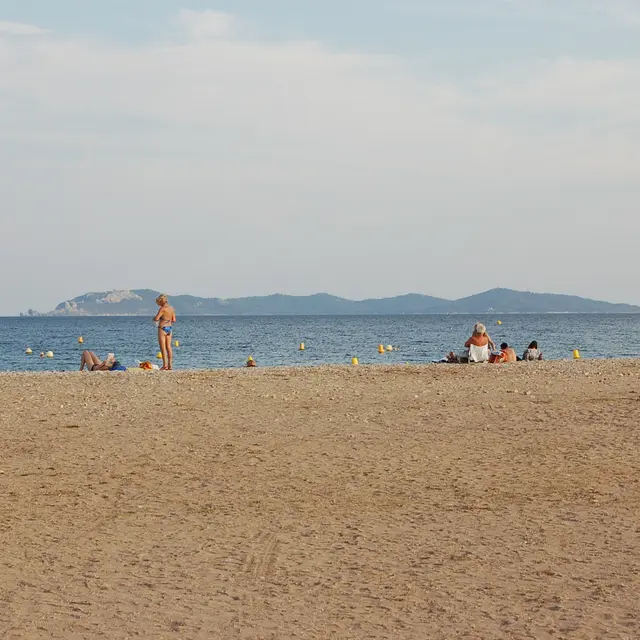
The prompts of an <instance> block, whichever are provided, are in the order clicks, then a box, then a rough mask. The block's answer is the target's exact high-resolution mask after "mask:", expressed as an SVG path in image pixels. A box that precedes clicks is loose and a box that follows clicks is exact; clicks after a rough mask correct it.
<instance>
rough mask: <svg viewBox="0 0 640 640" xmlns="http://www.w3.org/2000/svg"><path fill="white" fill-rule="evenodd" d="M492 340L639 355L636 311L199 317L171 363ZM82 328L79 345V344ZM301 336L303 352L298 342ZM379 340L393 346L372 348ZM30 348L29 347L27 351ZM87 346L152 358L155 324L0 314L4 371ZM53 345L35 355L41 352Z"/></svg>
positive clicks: (426, 356) (50, 363) (321, 360)
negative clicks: (480, 325) (480, 326)
mask: <svg viewBox="0 0 640 640" xmlns="http://www.w3.org/2000/svg"><path fill="white" fill-rule="evenodd" d="M477 321H482V322H484V323H485V324H486V325H487V330H488V332H489V334H490V335H491V337H492V338H493V339H494V341H495V342H496V343H498V344H499V343H500V342H503V341H504V342H508V343H509V344H510V345H511V346H513V347H514V348H515V349H516V351H517V352H518V353H521V352H522V351H523V350H524V349H525V347H526V346H527V345H528V344H529V342H530V341H531V340H537V341H538V344H539V346H540V348H541V349H542V351H543V353H544V357H545V359H562V358H571V357H572V351H573V350H574V349H579V350H580V352H581V355H582V357H583V358H611V357H640V314H637V315H634V314H629V315H626V314H625V315H620V314H612V315H593V314H589V315H579V314H562V315H555V314H554V315H549V314H544V315H506V316H503V317H501V321H502V325H498V324H497V318H496V317H495V316H488V317H484V318H483V317H476V316H467V315H424V316H285V317H280V316H236V317H229V316H213V317H212V316H207V317H203V316H198V317H179V318H178V322H177V323H176V326H175V329H174V339H176V340H179V342H180V347H179V348H177V349H175V368H176V369H203V368H223V367H225V368H226V367H242V366H244V364H245V362H246V360H247V357H248V356H249V355H252V356H253V357H254V358H255V360H256V361H257V363H258V366H282V365H296V366H304V365H317V364H349V363H350V362H351V358H352V357H357V358H358V359H359V361H360V363H361V364H375V363H407V362H408V363H412V364H415V363H427V362H431V361H433V360H437V359H439V358H441V357H442V356H443V355H444V354H445V353H448V352H449V351H451V350H452V349H453V350H456V351H457V352H459V351H461V350H462V348H463V345H464V342H465V340H466V339H467V338H468V337H469V335H470V333H471V329H472V327H473V325H474V323H475V322H477ZM78 336H83V338H84V344H82V345H81V344H78ZM301 342H304V343H305V346H306V349H305V351H304V352H300V351H299V350H298V346H299V344H300V343H301ZM378 344H384V345H385V346H386V345H393V346H394V347H397V350H396V351H393V352H390V353H385V354H384V355H380V354H378V351H377V347H378ZM27 347H31V349H32V350H33V355H31V356H27V355H25V350H26V348H27ZM83 349H89V350H91V351H95V352H96V353H97V354H98V355H99V356H100V357H101V358H104V357H106V354H107V353H108V352H114V353H115V354H116V355H117V357H118V359H119V360H120V361H121V362H122V363H123V364H125V365H126V366H131V365H134V364H135V363H136V361H138V360H151V361H152V362H157V360H156V354H157V352H158V345H157V330H156V328H155V326H154V324H153V322H152V321H151V319H150V318H137V317H135V318H134V317H122V318H116V317H109V318H71V317H70V318H51V317H46V318H0V371H73V370H75V369H77V368H79V363H80V355H81V353H82V351H83ZM49 350H51V351H53V352H54V358H53V359H47V358H45V359H41V358H40V357H39V354H40V352H41V351H44V352H47V351H49Z"/></svg>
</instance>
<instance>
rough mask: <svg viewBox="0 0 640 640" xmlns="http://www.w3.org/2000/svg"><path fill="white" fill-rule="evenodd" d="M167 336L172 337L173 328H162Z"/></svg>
mask: <svg viewBox="0 0 640 640" xmlns="http://www.w3.org/2000/svg"><path fill="white" fill-rule="evenodd" d="M160 328H161V329H162V330H163V331H164V332H165V334H166V335H168V336H170V335H171V327H160Z"/></svg>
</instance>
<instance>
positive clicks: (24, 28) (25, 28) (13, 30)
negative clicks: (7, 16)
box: [0, 21, 47, 37]
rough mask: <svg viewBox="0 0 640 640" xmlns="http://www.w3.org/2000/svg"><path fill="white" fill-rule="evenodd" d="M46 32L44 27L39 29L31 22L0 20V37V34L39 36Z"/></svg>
mask: <svg viewBox="0 0 640 640" xmlns="http://www.w3.org/2000/svg"><path fill="white" fill-rule="evenodd" d="M45 33H47V31H46V29H40V27H35V26H33V25H31V24H23V23H21V22H3V21H0V37H1V36H39V35H44V34H45Z"/></svg>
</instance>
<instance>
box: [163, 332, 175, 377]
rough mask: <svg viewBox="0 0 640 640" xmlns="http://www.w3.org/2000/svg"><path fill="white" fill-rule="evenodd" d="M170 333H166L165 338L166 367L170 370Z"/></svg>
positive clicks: (171, 366) (171, 353)
mask: <svg viewBox="0 0 640 640" xmlns="http://www.w3.org/2000/svg"><path fill="white" fill-rule="evenodd" d="M172 337H173V336H172V334H171V333H168V334H167V335H166V336H165V337H164V338H165V350H166V352H167V363H168V364H167V369H169V370H171V369H172V368H173V348H172V346H171V338H172Z"/></svg>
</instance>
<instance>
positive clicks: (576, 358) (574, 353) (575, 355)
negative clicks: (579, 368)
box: [573, 349, 580, 360]
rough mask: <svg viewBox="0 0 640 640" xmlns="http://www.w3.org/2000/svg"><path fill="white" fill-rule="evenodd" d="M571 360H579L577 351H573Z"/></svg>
mask: <svg viewBox="0 0 640 640" xmlns="http://www.w3.org/2000/svg"><path fill="white" fill-rule="evenodd" d="M573 359H574V360H580V352H579V351H578V350H577V349H574V350H573Z"/></svg>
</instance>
